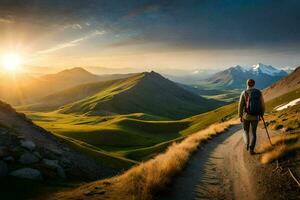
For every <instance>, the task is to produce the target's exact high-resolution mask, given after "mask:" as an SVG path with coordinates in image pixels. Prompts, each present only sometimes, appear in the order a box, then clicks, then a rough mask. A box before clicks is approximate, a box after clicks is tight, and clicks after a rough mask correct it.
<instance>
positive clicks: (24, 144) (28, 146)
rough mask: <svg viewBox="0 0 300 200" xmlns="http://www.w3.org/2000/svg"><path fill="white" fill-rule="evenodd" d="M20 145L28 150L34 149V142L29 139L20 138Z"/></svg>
mask: <svg viewBox="0 0 300 200" xmlns="http://www.w3.org/2000/svg"><path fill="white" fill-rule="evenodd" d="M21 146H22V147H23V148H25V149H28V150H30V151H33V150H34V149H35V144H34V142H32V141H30V140H21Z"/></svg>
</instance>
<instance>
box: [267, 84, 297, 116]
mask: <svg viewBox="0 0 300 200" xmlns="http://www.w3.org/2000/svg"><path fill="white" fill-rule="evenodd" d="M299 97H300V88H298V89H296V90H293V91H291V92H288V93H286V94H283V95H281V96H279V97H276V98H275V99H272V100H270V101H268V102H267V103H266V108H267V112H271V111H273V109H274V108H275V107H277V106H279V105H282V104H286V103H289V102H290V101H292V100H294V99H297V98H299Z"/></svg>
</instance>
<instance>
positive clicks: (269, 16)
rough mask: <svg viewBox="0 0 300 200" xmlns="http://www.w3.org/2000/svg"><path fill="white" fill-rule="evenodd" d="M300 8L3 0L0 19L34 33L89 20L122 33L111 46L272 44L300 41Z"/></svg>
mask: <svg viewBox="0 0 300 200" xmlns="http://www.w3.org/2000/svg"><path fill="white" fill-rule="evenodd" d="M299 10H300V1H299V0H286V1H274V0H248V1H245V0H222V1H210V0H181V1H179V0H169V1H166V0H160V1H159V0H152V1H146V0H141V1H133V0H130V1H123V0H106V1H103V0H63V1H62V0H23V1H20V0H0V11H1V12H0V25H1V24H4V23H5V22H6V23H8V22H10V23H12V22H14V23H16V24H18V25H19V26H18V28H19V29H22V27H25V26H26V27H28V26H29V27H31V31H29V33H28V34H29V35H34V34H43V33H47V32H48V31H49V30H53V29H57V28H59V27H65V26H67V25H69V26H72V25H74V24H78V25H80V26H82V25H81V24H82V23H85V22H89V23H91V24H92V26H91V27H89V28H90V29H92V28H94V29H99V27H100V28H103V29H105V31H107V32H109V33H111V34H120V35H121V37H119V38H118V40H117V41H116V39H113V41H112V44H111V46H114V44H115V46H124V45H127V44H128V45H130V44H131V42H132V43H135V42H136V43H139V44H141V43H142V44H145V43H152V42H158V43H163V44H166V45H168V46H170V45H171V46H175V47H178V48H266V49H270V50H271V49H272V48H274V47H278V46H279V47H280V46H281V47H284V48H289V47H290V48H294V47H295V46H297V45H299V44H300V12H299ZM22 25H23V26H22ZM77 27H79V26H77ZM24 29H25V28H24ZM27 29H28V28H27ZM78 29H80V30H81V28H78ZM81 31H82V30H81ZM136 38H138V39H136ZM141 41H142V42H141Z"/></svg>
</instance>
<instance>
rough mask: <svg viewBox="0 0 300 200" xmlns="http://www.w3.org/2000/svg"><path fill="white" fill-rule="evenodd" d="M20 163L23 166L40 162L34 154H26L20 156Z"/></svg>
mask: <svg viewBox="0 0 300 200" xmlns="http://www.w3.org/2000/svg"><path fill="white" fill-rule="evenodd" d="M19 162H20V163H22V164H33V163H37V162H39V158H38V157H36V156H35V155H34V154H32V153H29V152H25V153H23V154H22V155H21V156H20V159H19Z"/></svg>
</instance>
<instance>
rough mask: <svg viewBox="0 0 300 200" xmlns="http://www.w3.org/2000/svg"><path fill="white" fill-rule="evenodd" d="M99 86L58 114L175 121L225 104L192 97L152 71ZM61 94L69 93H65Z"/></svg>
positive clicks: (196, 96) (192, 95)
mask: <svg viewBox="0 0 300 200" xmlns="http://www.w3.org/2000/svg"><path fill="white" fill-rule="evenodd" d="M98 84H99V85H98V86H99V90H98V91H97V92H96V91H95V90H94V91H93V92H94V94H91V93H90V94H89V96H87V97H85V98H83V99H81V100H78V101H76V102H73V103H70V104H68V105H65V106H63V107H62V108H61V109H60V112H61V113H85V114H90V115H115V114H129V113H147V114H152V115H158V116H163V117H167V118H173V119H177V118H183V117H188V116H191V115H195V114H199V113H202V112H206V111H208V110H212V109H214V108H216V107H218V106H221V105H223V104H224V103H223V102H220V101H216V100H208V99H205V98H203V97H200V96H198V95H195V94H193V93H191V92H189V91H187V90H185V89H183V88H181V87H179V86H178V85H177V84H176V83H174V82H172V81H170V80H168V79H166V78H164V77H163V76H161V75H160V74H158V73H156V72H154V71H151V72H144V73H141V74H138V75H135V76H132V77H129V78H125V79H120V80H116V81H110V83H109V84H105V82H101V83H98ZM103 85H105V86H104V87H103ZM100 86H102V87H100ZM89 87H95V84H90V85H85V88H86V90H89ZM71 90H72V89H71ZM73 91H76V90H74V89H73ZM89 91H90V90H89ZM64 93H65V94H68V91H65V92H64ZM52 98H55V95H54V96H52Z"/></svg>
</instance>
